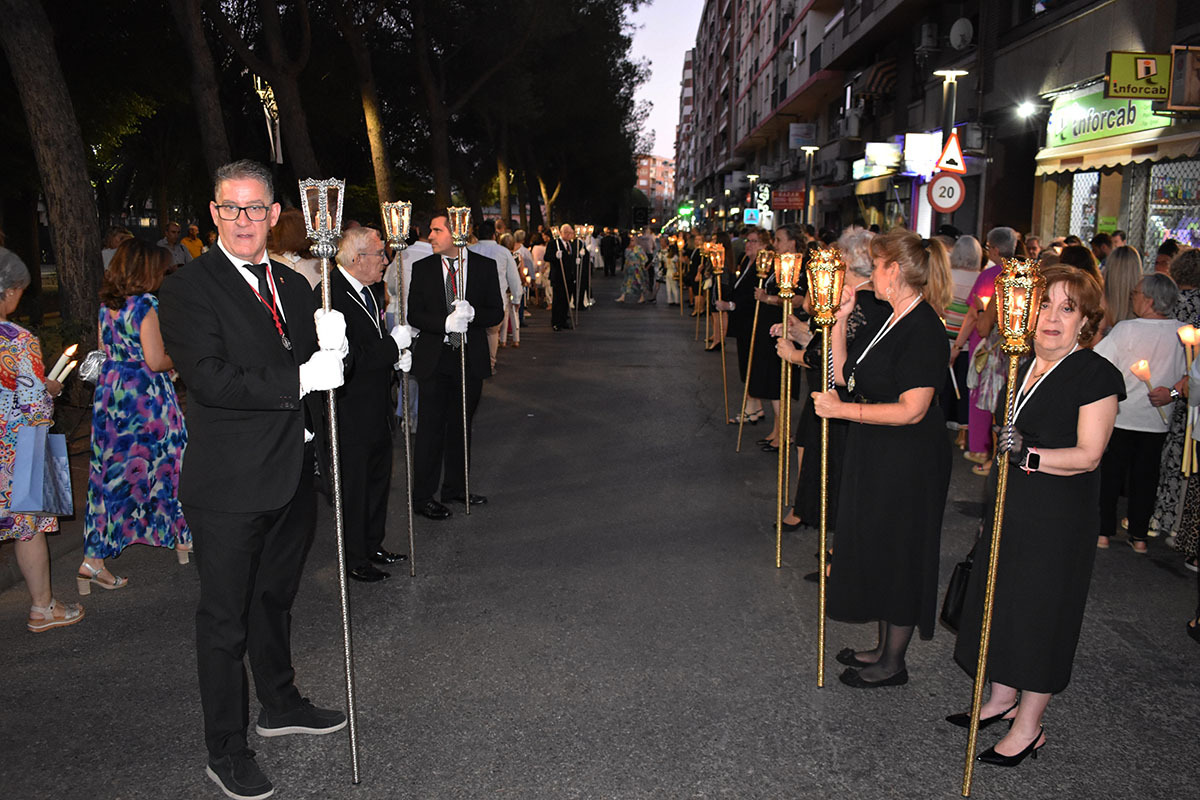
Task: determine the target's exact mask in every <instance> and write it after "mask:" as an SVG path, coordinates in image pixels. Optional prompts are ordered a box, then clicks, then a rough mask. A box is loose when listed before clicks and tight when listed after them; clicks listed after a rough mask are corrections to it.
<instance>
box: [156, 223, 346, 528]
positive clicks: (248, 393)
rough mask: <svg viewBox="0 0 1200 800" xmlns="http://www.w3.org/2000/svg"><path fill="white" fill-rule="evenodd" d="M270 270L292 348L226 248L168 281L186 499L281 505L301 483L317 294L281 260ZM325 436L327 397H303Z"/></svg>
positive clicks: (237, 506)
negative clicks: (306, 370)
mask: <svg viewBox="0 0 1200 800" xmlns="http://www.w3.org/2000/svg"><path fill="white" fill-rule="evenodd" d="M271 273H272V275H273V276H274V279H275V291H276V292H277V293H278V296H279V299H280V303H281V305H282V306H283V311H284V315H285V317H286V319H287V325H288V338H289V339H291V342H292V349H291V350H290V351H289V350H285V349H284V347H283V345H282V344H281V342H280V340H279V333H278V332H277V331H276V330H275V323H274V321H273V320H272V318H271V313H270V311H268V309H267V307H266V306H264V305H263V304H262V303H261V302H260V301H259V299H258V298H257V297H255V295H254V292H253V291H251V289H250V286H249V285H248V284H247V283H246V281H245V279H244V278H243V277H242V275H241V273H240V272H238V270H237V268H236V267H234V266H233V264H231V263H230V261H229V259H228V258H226V257H225V254H224V253H223V252H221V249H220V248H218V247H214V248H212V249H211V250H209V251H208V252H207V253H205V254H203V255H201V256H200V257H199V258H197V259H195V260H194V261H192V262H190V263H189V264H187V265H186V266H185V267H182V268H181V269H179V270H178V271H177V272H175V273H174V274H172V275H169V276H167V278H166V280H164V281H163V285H162V289H161V290H160V292H159V308H158V313H159V319H160V322H161V327H162V336H163V342H164V343H165V344H166V347H167V352H169V353H170V354H171V358H172V359H173V360H174V362H175V367H176V369H178V370H179V374H180V375H181V376H182V378H183V380H184V382H185V383H186V384H187V389H188V396H187V428H188V444H187V449H186V451H185V452H184V458H183V468H182V471H181V475H180V483H179V498H180V500H181V501H182V502H183V503H185V504H187V505H194V506H198V507H201V508H209V509H217V510H221V511H230V512H256V511H271V510H274V509H277V508H282V507H283V506H285V505H287V503H288V502H289V501H290V500H291V499H292V496H293V495H294V494H295V493H296V488H297V487H298V486H299V485H300V483H299V482H300V480H301V465H302V463H303V460H304V410H303V407H302V405H301V399H300V371H299V365H300V364H302V363H304V362H305V361H307V360H308V358H309V356H311V355H312V354H313V353H315V352H316V350H317V331H316V327H315V325H314V323H313V311H314V310H315V306H314V304H313V296H312V292H311V291H310V289H309V286H308V282H307V281H305V280H304V278H303V277H302V276H301V275H298V274H296V273H295V272H293V271H292V270H290V269H289V268H288V267H286V266H284V265H283V264H279V263H274V262H273V263H272V265H271ZM303 402H304V403H306V404H307V406H308V410H309V414H310V419H311V420H312V421H313V422H312V424H313V426H314V427H315V428H316V429H317V430H315V431H314V433H315V434H316V435H317V437H318V443H320V442H321V441H322V440H323V432H324V431H323V429H324V426H323V425H321V424H320V421H321V408H320V402H319V396H318V395H316V394H309V395H308V396H307V397H306V398H304V401H303Z"/></svg>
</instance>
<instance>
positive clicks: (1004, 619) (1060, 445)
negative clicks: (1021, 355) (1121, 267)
mask: <svg viewBox="0 0 1200 800" xmlns="http://www.w3.org/2000/svg"><path fill="white" fill-rule="evenodd" d="M1042 274H1043V275H1044V276H1045V279H1046V284H1047V286H1046V292H1045V294H1044V295H1043V297H1042V305H1041V313H1040V315H1039V316H1038V321H1037V329H1036V332H1035V334H1034V339H1033V349H1034V359H1033V363H1032V364H1030V365H1029V367H1028V368H1026V369H1024V370H1023V371H1022V372H1021V373H1020V378H1021V382H1020V383H1019V384H1018V385H1017V395H1016V400H1015V401H1014V402H1015V405H1014V409H1013V414H1012V416H1013V419H1012V423H1011V424H1010V425H1008V426H1006V427H1005V428H1004V429H1003V430H1002V431H1001V435H1000V445H999V446H1000V449H1001V450H1004V451H1007V452H1008V453H1009V471H1008V494H1007V496H1006V498H1005V504H1004V529H1003V531H1002V535H1001V537H1000V557H999V562H998V564H997V568H996V594H995V605H994V611H993V616H992V633H991V640H990V645H989V647H988V664H987V672H988V677H989V678H990V679H991V682H992V690H991V696H990V697H989V698H988V701H987V702H986V703H984V705H983V708H982V709H981V711H980V727H981V728H982V727H985V726H987V725H991V724H992V723H994V722H997V721H999V720H1001V719H1012V720H1013V723H1012V727H1011V728H1009V730H1008V733H1007V735H1005V736H1004V738H1002V739H1001V740H1000V741H999V742H997V743H996V745H995V746H994V747H991V748H989V749H987V750H985V751H984V752H983V753H981V754H980V755H979V760H980V761H983V762H986V763H990V764H999V765H1002V766H1016V765H1017V764H1019V763H1021V760H1022V759H1024V758H1025V757H1026V756H1027V755H1029V754H1030V753H1036V752H1037V750H1038V749H1039V748H1040V747H1041V746H1042V745H1043V744H1045V741H1046V737H1045V735H1044V733H1043V732H1042V714H1043V713H1045V711H1046V705H1047V704H1048V703H1049V702H1050V697H1051V695H1054V694H1056V693H1058V692H1061V691H1062V690H1063V689H1065V688H1066V686H1067V683H1068V682H1069V681H1070V679H1071V662H1072V661H1073V660H1074V658H1075V646H1076V644H1077V643H1078V642H1079V629H1080V626H1081V625H1082V624H1083V609H1084V605H1085V603H1086V601H1087V593H1088V584H1089V583H1090V581H1091V577H1092V562H1093V560H1094V559H1095V556H1096V545H1095V533H1096V526H1097V525H1098V524H1099V514H1100V511H1099V506H1100V473H1099V471H1098V470H1097V467H1098V466H1099V465H1100V460H1101V458H1102V456H1103V455H1104V448H1105V447H1106V446H1107V444H1108V439H1109V436H1110V435H1111V434H1112V430H1113V423H1114V422H1115V420H1116V417H1117V403H1118V401H1119V400H1122V399H1124V397H1125V383H1124V380H1123V379H1122V377H1121V373H1120V372H1119V371H1118V370H1117V368H1116V367H1114V366H1113V365H1112V364H1110V363H1109V362H1108V361H1107V360H1106V359H1105V358H1104V357H1103V356H1100V355H1097V354H1096V353H1094V352H1092V351H1091V350H1088V349H1085V348H1084V347H1082V346H1081V344H1080V343H1081V342H1087V341H1090V340H1091V338H1092V336H1093V335H1095V333H1096V329H1097V327H1098V326H1099V325H1100V321H1101V320H1102V319H1103V316H1104V312H1103V308H1102V305H1101V304H1102V299H1103V293H1102V291H1101V289H1100V286H1099V284H1097V283H1096V281H1095V279H1094V278H1092V277H1091V275H1089V274H1088V273H1086V272H1083V271H1081V270H1078V269H1075V268H1072V267H1059V266H1051V267H1046V268H1045V269H1044V270H1043V273H1042ZM991 518H992V517H991V516H990V514H989V516H988V517H987V519H988V520H989V521H990V520H991ZM985 531H986V533H985V536H984V538H983V539H982V540H981V542H980V544H981V546H980V547H979V552H977V553H976V557H975V563H976V564H977V565H981V566H982V565H985V564H987V563H988V560H989V557H990V556H989V553H990V550H991V537H990V531H991V525H990V524H988V525H985ZM986 573H987V570H986V569H985V568H976V569H973V570H971V580H970V583H969V584H968V587H967V598H966V604H965V605H964V608H963V618H962V621H961V627H960V630H959V634H958V642H957V643H956V645H955V648H954V660H955V661H957V662H958V663H959V665H961V666H962V668H963V669H964V670H966V671H967V674H969V675H972V676H974V674H975V669H976V666H977V665H978V660H979V630H980V627H981V620H982V617H983V599H984V592H985V588H986V587H985V583H986V579H987V574H986ZM1018 692H1019V693H1020V700H1019V701H1018V697H1017V695H1018ZM946 719H947V721H948V722H950V723H952V724H955V725H959V726H960V727H966V726H967V724H968V719H967V715H966V714H961V713H960V714H953V715H951V716H949V717H947V718H946Z"/></svg>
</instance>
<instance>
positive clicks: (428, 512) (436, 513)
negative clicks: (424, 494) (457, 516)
mask: <svg viewBox="0 0 1200 800" xmlns="http://www.w3.org/2000/svg"><path fill="white" fill-rule="evenodd" d="M413 510H414V511H416V512H417V513H418V514H420V515H421V516H422V517H427V518H429V519H439V520H440V519H446V518H447V517H449V516H450V509H448V508H446V507H445V506H444V505H442V504H441V503H439V502H438V501H437V500H430V501H429V502H427V503H422V504H421V505H419V506H417V507H416V508H415V509H413Z"/></svg>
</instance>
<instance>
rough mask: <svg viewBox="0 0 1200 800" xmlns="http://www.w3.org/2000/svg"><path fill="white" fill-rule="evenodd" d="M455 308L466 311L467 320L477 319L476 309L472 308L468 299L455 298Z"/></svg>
mask: <svg viewBox="0 0 1200 800" xmlns="http://www.w3.org/2000/svg"><path fill="white" fill-rule="evenodd" d="M454 310H455V311H461V312H463V313H465V314H466V315H467V322H474V321H475V309H473V308H471V304H470V303H468V302H467V301H466V300H455V301H454Z"/></svg>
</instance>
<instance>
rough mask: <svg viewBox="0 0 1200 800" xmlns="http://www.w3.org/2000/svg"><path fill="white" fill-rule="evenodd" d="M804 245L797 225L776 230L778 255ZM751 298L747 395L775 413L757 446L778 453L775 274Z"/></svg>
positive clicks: (779, 308)
mask: <svg viewBox="0 0 1200 800" xmlns="http://www.w3.org/2000/svg"><path fill="white" fill-rule="evenodd" d="M803 242H804V234H803V233H802V232H801V231H800V226H799V225H784V226H783V227H781V228H779V229H778V230H777V231H775V252H777V253H798V252H800V249H799V248H801V247H802V246H803ZM754 298H755V299H756V300H758V301H759V302H760V303H761V305H760V306H759V309H758V327H757V328H756V329H755V330H756V333H755V334H754V366H753V368H752V369H751V370H750V377H749V381H750V394H751V396H753V397H759V398H762V399H763V400H770V401H771V408H772V409H773V410H774V412H775V427H774V428H773V429H772V431H771V434H770V435H769V436H768V437H767V438H765V439H760V440H759V441H758V444H760V445H762V449H763V450H765V451H766V452H768V453H776V452H778V451H779V378H780V375H781V374H782V372H783V369H782V362H781V361H780V360H779V357H778V356H777V355H776V353H775V340H774V339H772V338H771V326H773V325H775V324H776V323H780V322H783V299H782V298H781V297H780V296H779V284H777V283H776V282H775V273H774V272H772V273H771V275H770V276H769V277H768V278H767V281H766V284H765V285H764V287H763V288H762V289H758V288H755V290H754ZM798 302H799V300H797V303H798ZM798 384H799V381H797V380H793V381H792V385H793V387H795V391H797V392H798V391H799V385H798ZM793 396H794V395H793Z"/></svg>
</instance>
